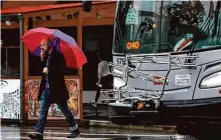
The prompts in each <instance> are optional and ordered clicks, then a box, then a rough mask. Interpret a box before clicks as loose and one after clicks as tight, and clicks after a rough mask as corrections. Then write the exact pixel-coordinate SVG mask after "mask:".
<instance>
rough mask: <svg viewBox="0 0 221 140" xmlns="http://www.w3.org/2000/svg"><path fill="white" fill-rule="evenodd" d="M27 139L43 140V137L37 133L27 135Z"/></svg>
mask: <svg viewBox="0 0 221 140" xmlns="http://www.w3.org/2000/svg"><path fill="white" fill-rule="evenodd" d="M28 137H29V138H31V139H35V140H43V135H40V134H38V133H31V134H28Z"/></svg>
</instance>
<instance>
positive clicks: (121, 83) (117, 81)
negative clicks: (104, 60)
mask: <svg viewBox="0 0 221 140" xmlns="http://www.w3.org/2000/svg"><path fill="white" fill-rule="evenodd" d="M124 85H125V82H124V80H122V79H120V78H117V77H114V88H116V89H119V88H120V87H122V86H124Z"/></svg>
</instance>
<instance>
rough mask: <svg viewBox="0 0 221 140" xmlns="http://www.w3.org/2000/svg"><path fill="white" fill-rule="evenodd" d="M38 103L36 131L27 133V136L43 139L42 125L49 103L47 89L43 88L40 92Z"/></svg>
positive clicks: (43, 124) (38, 139) (45, 118)
mask: <svg viewBox="0 0 221 140" xmlns="http://www.w3.org/2000/svg"><path fill="white" fill-rule="evenodd" d="M39 103H40V112H39V118H38V122H37V125H36V126H35V132H36V133H31V134H28V136H29V137H30V138H31V139H37V140H43V132H44V126H45V122H46V120H47V115H48V109H49V106H50V103H49V102H48V90H44V91H43V92H42V94H41V97H40V100H39Z"/></svg>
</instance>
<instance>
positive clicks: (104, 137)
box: [1, 126, 195, 140]
mask: <svg viewBox="0 0 221 140" xmlns="http://www.w3.org/2000/svg"><path fill="white" fill-rule="evenodd" d="M80 130H81V134H80V136H79V137H78V138H75V139H76V140H195V138H194V137H192V136H188V135H185V136H182V135H178V134H175V133H162V132H149V131H147V130H132V129H116V128H97V127H96V128H95V127H90V128H80ZM28 133H34V128H33V127H18V126H2V127H1V140H20V139H21V140H28V139H29V138H28V137H27V134H28ZM68 134H69V130H68V128H65V127H64V128H63V127H62V128H58V127H50V128H49V127H46V129H45V134H44V139H45V140H48V139H50V140H53V139H54V140H66V139H68V138H66V136H67V135H68Z"/></svg>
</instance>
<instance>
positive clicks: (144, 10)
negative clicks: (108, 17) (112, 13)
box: [113, 1, 221, 53]
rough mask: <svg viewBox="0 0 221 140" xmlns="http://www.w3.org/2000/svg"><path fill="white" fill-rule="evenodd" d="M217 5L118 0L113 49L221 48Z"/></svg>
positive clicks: (174, 49) (166, 50)
mask: <svg viewBox="0 0 221 140" xmlns="http://www.w3.org/2000/svg"><path fill="white" fill-rule="evenodd" d="M220 6H221V5H220V1H119V2H118V4H117V14H116V20H115V32H114V44H113V52H114V53H161V52H176V51H185V50H193V49H202V48H208V47H220V45H221V37H220V35H221V30H220V26H221V15H220Z"/></svg>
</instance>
